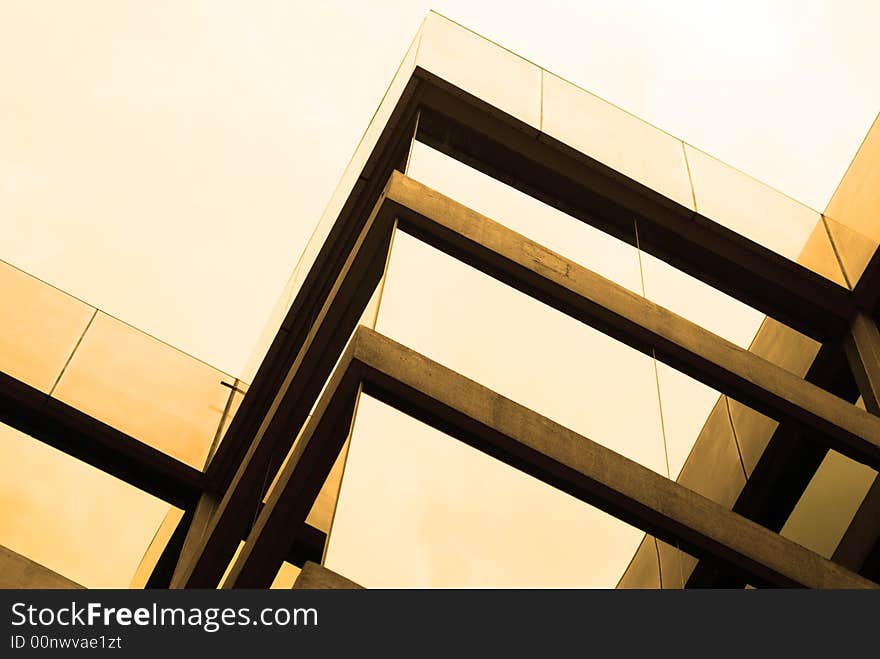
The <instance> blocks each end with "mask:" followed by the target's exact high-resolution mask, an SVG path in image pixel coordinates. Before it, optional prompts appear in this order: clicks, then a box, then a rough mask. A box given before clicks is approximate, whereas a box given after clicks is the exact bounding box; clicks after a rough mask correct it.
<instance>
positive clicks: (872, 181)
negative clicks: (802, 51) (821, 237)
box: [825, 119, 880, 285]
mask: <svg viewBox="0 0 880 659" xmlns="http://www.w3.org/2000/svg"><path fill="white" fill-rule="evenodd" d="M878 212H880V120H876V119H875V120H874V125H873V126H871V130H869V131H868V134H867V135H866V136H865V139H864V141H863V142H862V145H861V146H860V147H859V151H858V153H856V156H855V158H853V160H852V162H851V163H850V165H849V168H848V169H847V170H846V174H845V175H844V176H843V178H842V179H841V181H840V184H839V185H838V186H837V190H835V191H834V195H833V196H832V197H831V201H829V202H828V206H827V207H826V209H825V216H826V219H828V220H829V223H828V229H829V231H830V232H831V237H832V239H833V240H834V242H835V245H836V247H837V250H838V252H839V254H840V257H841V260H842V261H843V264H844V267H845V268H846V270H847V275H848V276H849V279H850V282H851V283H852V284H853V285H855V283H856V282H857V281H858V279H859V277H860V276H861V273H862V271H863V270H864V267H865V264H866V263H867V259H868V258H870V256H871V254H873V253H874V251H875V250H876V248H877V244H878V241H880V223H878V222H877V216H878Z"/></svg>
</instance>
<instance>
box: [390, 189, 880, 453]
mask: <svg viewBox="0 0 880 659" xmlns="http://www.w3.org/2000/svg"><path fill="white" fill-rule="evenodd" d="M384 203H386V204H388V203H393V204H395V211H394V214H395V215H396V216H397V218H398V226H399V227H400V228H401V229H402V230H404V231H406V232H408V233H411V234H413V235H414V236H416V237H418V238H420V239H421V240H424V241H425V242H428V243H430V244H432V245H434V246H436V247H438V248H439V249H442V250H443V251H445V252H447V253H449V254H451V255H452V256H454V257H456V258H458V259H460V260H462V261H465V262H467V263H469V264H471V265H473V266H474V267H476V268H478V269H480V270H482V271H484V272H486V273H487V274H489V275H491V276H493V277H495V278H497V279H499V280H501V281H503V282H505V283H507V284H509V285H511V286H513V287H514V288H517V289H519V290H521V291H523V292H524V293H526V294H528V295H530V296H532V297H534V298H536V299H538V300H541V301H542V302H544V303H546V304H548V305H550V306H552V307H554V308H556V309H558V310H560V311H562V312H563V313H566V314H568V315H570V316H572V317H573V318H576V319H578V320H580V321H582V322H584V323H586V324H589V325H591V326H592V327H595V328H596V329H598V330H600V331H602V332H604V333H605V334H608V335H609V336H612V337H614V338H616V339H618V340H620V341H622V342H624V343H627V344H629V345H631V346H632V347H634V348H636V349H638V350H641V351H642V352H644V353H646V354H648V355H650V354H655V355H656V357H657V359H659V360H661V361H663V362H665V363H667V364H669V365H670V366H672V367H673V368H676V369H678V370H680V371H682V372H684V373H686V374H688V375H690V376H691V377H694V378H695V379H697V380H700V381H701V382H703V383H704V384H707V385H709V386H710V387H713V388H715V389H717V390H718V391H720V392H722V393H725V394H727V395H729V396H731V397H733V398H735V399H737V400H738V401H740V402H741V403H744V404H746V405H749V406H750V407H753V408H754V409H755V410H757V411H759V412H761V413H764V414H767V415H768V416H771V417H773V418H775V419H777V420H779V421H792V422H795V423H797V424H798V425H800V426H803V427H805V428H807V429H808V430H811V431H815V432H816V433H819V435H818V436H817V437H816V438H817V441H824V440H823V438H825V437H827V445H828V447H829V448H833V449H835V450H837V451H839V452H840V453H843V454H845V455H848V456H849V457H851V458H853V459H854V460H857V461H859V462H863V463H865V464H868V465H870V466H872V467H874V468H875V469H878V468H880V418H877V417H876V416H874V415H871V414H868V413H866V412H864V411H863V410H860V409H859V408H857V407H855V406H854V405H851V404H850V403H848V402H846V401H844V400H842V399H840V398H838V397H837V396H834V395H833V394H831V393H829V392H827V391H825V390H823V389H821V388H819V387H817V386H815V385H813V384H811V383H809V382H806V381H804V380H803V379H802V378H800V377H798V376H797V375H795V374H793V373H791V372H789V371H787V370H785V369H783V368H780V367H779V366H776V365H775V364H772V363H771V362H769V361H767V360H765V359H763V358H761V357H759V356H758V355H756V354H754V353H751V352H749V351H748V350H744V349H742V348H740V347H739V346H737V345H735V344H733V343H730V342H729V341H726V340H724V339H722V338H721V337H719V336H717V335H715V334H712V333H711V332H709V331H708V330H706V329H703V328H702V327H700V326H699V325H697V324H695V323H692V322H690V321H688V320H685V319H684V318H681V317H680V316H677V315H676V314H674V313H672V312H670V311H668V310H666V309H664V308H663V307H661V306H659V305H657V304H654V303H653V302H651V301H649V300H646V299H645V298H643V297H642V296H640V295H637V294H636V293H633V292H632V291H630V290H628V289H626V288H624V287H623V286H620V285H618V284H615V283H614V282H612V281H609V280H607V279H605V278H604V277H601V276H599V275H597V274H595V273H594V272H591V271H590V270H587V269H586V268H584V267H582V266H580V265H578V264H576V263H574V262H572V261H569V260H568V259H565V258H564V257H562V256H560V255H558V254H556V253H555V252H552V251H550V250H548V249H546V248H545V247H543V246H542V245H540V244H538V243H536V242H533V241H531V240H528V239H527V238H525V237H524V236H521V235H520V234H518V233H516V232H514V231H511V230H510V229H507V228H506V227H504V226H503V225H501V224H498V223H496V222H493V221H492V220H490V219H489V218H487V217H484V216H482V215H480V214H479V213H476V212H475V211H472V210H470V209H469V208H467V207H465V206H463V205H461V204H459V203H458V202H456V201H454V200H452V199H450V198H449V197H446V196H444V195H441V194H440V193H438V192H436V191H434V190H432V189H430V188H428V187H427V186H424V185H422V184H420V183H418V182H416V181H414V180H412V179H409V178H407V177H406V176H404V175H402V174H399V173H395V174H394V175H393V176H392V177H391V180H390V181H389V183H388V187H387V189H386V194H385V202H384Z"/></svg>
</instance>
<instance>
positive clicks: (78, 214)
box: [0, 0, 880, 374]
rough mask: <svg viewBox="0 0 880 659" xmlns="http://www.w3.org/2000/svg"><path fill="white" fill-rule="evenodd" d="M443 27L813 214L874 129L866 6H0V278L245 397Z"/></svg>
mask: <svg viewBox="0 0 880 659" xmlns="http://www.w3.org/2000/svg"><path fill="white" fill-rule="evenodd" d="M432 7H433V8H434V9H436V10H438V11H440V12H441V13H444V14H446V15H448V16H449V17H450V18H453V19H455V20H457V21H459V22H461V23H462V24H464V25H466V26H468V27H471V28H472V29H474V30H476V31H478V32H481V33H483V34H484V35H486V36H487V37H489V38H492V39H494V40H496V41H498V42H499V43H501V44H502V45H504V46H506V47H508V48H510V49H511V50H513V51H515V52H517V53H519V54H521V55H523V56H524V57H527V58H529V59H531V60H533V61H535V62H536V63H537V64H539V65H542V66H544V67H545V68H547V69H548V70H550V71H553V72H555V73H557V74H559V75H561V76H563V77H565V78H568V79H570V80H572V81H573V82H575V83H577V84H579V85H581V86H583V87H585V88H586V89H588V90H590V91H593V92H595V93H597V94H599V95H600V96H603V97H605V98H607V99H608V100H610V101H612V102H615V103H617V104H618V105H620V106H622V107H624V108H625V109H627V110H630V111H632V112H633V113H635V114H637V115H639V116H641V117H643V118H645V119H646V120H648V121H650V122H652V123H654V124H656V125H658V126H659V127H661V128H663V129H665V130H667V131H669V132H671V133H672V134H674V135H676V136H678V137H681V138H682V139H684V140H686V141H688V142H690V143H691V144H694V145H695V146H698V147H700V148H702V149H704V150H706V151H708V152H710V153H712V154H714V155H716V156H718V157H720V158H721V159H722V160H725V161H727V162H729V163H731V164H733V165H735V166H737V167H740V168H741V169H743V170H745V171H747V172H749V173H751V174H753V175H755V176H757V177H758V178H760V179H762V180H764V181H766V182H768V183H770V184H771V185H774V186H776V187H778V188H780V189H781V190H783V191H784V192H786V193H788V194H790V195H792V196H794V197H796V198H798V199H800V200H802V201H804V202H806V203H807V204H810V205H812V206H814V207H816V208H819V209H820V210H821V208H822V207H824V204H825V203H826V201H827V199H828V198H829V196H830V194H831V192H832V191H833V189H834V186H835V184H836V183H837V181H838V180H839V178H840V176H841V175H842V173H843V171H844V170H845V168H846V165H847V164H848V162H849V160H850V159H851V158H852V156H853V154H854V153H855V150H856V149H857V147H858V145H859V142H860V140H861V138H862V137H863V135H864V134H865V132H866V131H867V129H868V127H869V125H870V123H871V121H872V119H873V118H874V116H875V114H876V112H877V110H878V108H880V85H877V84H876V62H877V61H880V42H878V41H877V40H876V39H875V38H874V36H875V35H874V30H873V26H876V25H877V24H878V21H880V5H878V4H877V3H874V2H854V1H849V2H766V1H763V2H730V3H723V4H722V3H704V2H696V1H694V2H670V1H665V2H632V1H629V2H628V1H620V0H614V1H611V0H608V1H606V2H583V1H578V2H557V1H553V0H548V1H544V2H540V3H519V2H510V1H505V2H473V1H460V2H435V3H432V4H429V3H422V2H418V1H412V0H406V1H398V2H393V1H381V0H380V1H377V2H371V3H354V2H321V3H315V2H308V3H306V2H296V1H290V0H285V1H281V0H263V1H260V2H243V1H239V2H233V1H222V0H213V1H210V2H180V1H177V0H175V1H173V2H172V1H157V2H150V3H134V2H118V1H115V0H105V1H100V0H83V1H81V2H77V3H67V2H54V3H53V2H34V1H31V0H25V1H21V2H19V1H16V0H5V1H4V2H2V3H0V25H2V26H3V39H0V89H2V90H3V92H2V94H0V229H2V236H3V240H2V243H0V258H3V259H5V260H7V261H9V262H11V263H12V264H14V265H16V266H19V267H21V268H23V269H24V270H26V271H28V272H31V273H33V274H35V275H37V276H39V277H42V278H43V279H46V280H47V281H49V282H50V283H53V284H55V285H57V286H59V287H60V288H62V289H64V290H67V291H69V292H71V293H73V294H75V295H77V296H79V297H81V298H83V299H84V300H86V301H88V302H89V303H91V304H94V305H96V306H98V307H100V308H101V309H103V310H105V311H107V312H108V313H111V314H114V315H116V316H119V317H120V318H122V319H123V320H125V321H128V322H130V323H132V324H133V325H135V326H136V327H140V328H142V329H144V330H146V331H149V332H151V333H153V334H154V335H156V336H157V337H158V338H161V339H163V340H165V341H167V342H169V343H171V344H172V345H175V346H178V347H180V348H182V349H184V350H186V351H187V352H190V353H191V354H194V355H195V356H198V357H200V358H202V359H204V360H205V361H207V362H209V363H211V364H213V365H215V366H217V367H218V368H221V369H222V370H225V371H227V372H231V373H233V374H237V373H239V372H240V371H241V368H242V366H243V364H244V363H245V362H246V360H247V358H248V356H249V353H250V350H251V348H252V346H253V344H254V342H255V340H256V338H257V336H258V335H259V333H260V331H261V329H262V327H263V324H264V322H265V320H266V318H267V316H268V314H269V312H270V310H271V308H272V305H273V303H274V302H275V300H276V298H277V296H278V294H279V293H280V291H281V288H282V287H283V285H284V283H285V281H286V279H287V276H288V274H289V272H290V270H291V268H292V266H293V264H294V263H295V261H296V259H297V257H298V255H299V253H300V251H301V250H302V247H303V245H304V243H305V240H306V238H307V237H308V235H309V233H310V232H311V229H312V228H313V226H314V223H315V222H316V221H317V219H318V217H319V215H320V212H321V210H322V208H323V206H324V204H325V203H326V201H327V199H328V197H329V195H330V193H331V192H332V190H333V188H334V186H335V183H336V180H337V178H338V177H339V175H340V174H341V173H342V171H343V169H344V167H345V164H346V163H347V161H348V158H349V157H350V155H351V153H352V151H353V150H354V147H355V145H356V144H357V142H358V139H359V137H360V133H361V132H362V130H363V129H364V127H365V126H366V124H367V122H368V121H369V118H370V116H371V114H372V112H373V110H374V109H375V107H376V105H377V104H378V102H379V99H380V98H381V96H382V93H383V91H384V88H385V86H386V85H387V83H388V82H389V81H390V79H391V77H392V75H393V73H394V70H395V68H396V66H397V64H398V62H399V60H400V58H401V57H402V56H403V53H404V51H405V50H406V47H407V45H408V44H409V42H410V40H411V38H412V36H413V34H414V33H415V31H416V30H417V28H418V25H419V23H420V22H421V20H422V19H423V17H424V15H425V13H426V12H427V10H428V9H429V8H432ZM86 264H87V266H88V267H84V266H86Z"/></svg>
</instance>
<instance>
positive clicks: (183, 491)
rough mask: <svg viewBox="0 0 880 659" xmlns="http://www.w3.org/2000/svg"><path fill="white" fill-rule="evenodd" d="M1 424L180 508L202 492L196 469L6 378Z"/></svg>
mask: <svg viewBox="0 0 880 659" xmlns="http://www.w3.org/2000/svg"><path fill="white" fill-rule="evenodd" d="M0 422H2V423H5V424H6V425H8V426H12V427H13V428H15V429H17V430H20V431H21V432H23V433H26V434H28V435H30V436H31V437H33V438H35V439H38V440H40V441H41V442H44V443H45V444H48V445H49V446H52V447H54V448H56V449H58V450H59V451H63V452H64V453H67V454H68V455H70V456H73V457H74V458H77V459H78V460H82V461H83V462H86V463H87V464H90V465H92V466H93V467H96V468H98V469H100V470H101V471H104V472H106V473H108V474H110V475H111V476H115V477H116V478H118V479H119V480H121V481H124V482H126V483H128V484H129V485H133V486H134V487H137V488H138V489H141V490H143V491H144V492H147V493H149V494H152V495H153V496H155V497H158V498H159V499H162V500H163V501H167V502H168V503H170V504H172V505H174V506H177V507H179V508H186V507H188V506H192V505H194V504H195V502H196V501H197V500H198V498H199V496H200V495H201V493H202V491H203V490H204V488H205V477H204V474H203V473H202V472H200V471H199V470H197V469H194V468H193V467H191V466H189V465H188V464H185V463H183V462H181V461H179V460H176V459H175V458H172V457H171V456H170V455H168V454H167V453H163V452H162V451H160V450H158V449H155V448H153V447H152V446H149V445H148V444H145V443H144V442H141V441H139V440H137V439H135V438H133V437H131V436H129V435H126V434H125V433H123V432H120V431H119V430H116V429H115V428H112V427H111V426H108V425H107V424H106V423H102V422H101V421H98V420H97V419H95V418H94V417H91V416H89V415H88V414H85V413H83V412H81V411H79V410H77V409H76V408H74V407H71V406H70V405H67V404H66V403H62V402H61V401H59V400H56V399H54V398H50V397H48V396H47V395H46V394H45V393H43V392H41V391H39V390H37V389H34V388H33V387H31V386H30V385H28V384H26V383H24V382H21V381H20V380H17V379H15V378H13V377H12V376H10V375H7V374H5V373H0Z"/></svg>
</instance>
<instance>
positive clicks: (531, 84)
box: [417, 12, 541, 129]
mask: <svg viewBox="0 0 880 659" xmlns="http://www.w3.org/2000/svg"><path fill="white" fill-rule="evenodd" d="M417 64H418V66H419V67H421V68H423V69H427V70H428V71H429V72H430V73H433V74H434V75H436V76H438V77H439V78H442V79H443V80H446V81H447V82H449V83H451V84H453V85H455V86H456V87H459V88H460V89H463V90H464V91H466V92H468V93H469V94H472V95H473V96H476V97H477V98H479V99H481V100H482V101H485V102H486V103H488V104H490V105H492V106H494V107H496V108H498V109H499V110H501V111H503V112H505V113H507V114H509V115H511V116H513V117H515V118H517V119H519V120H520V121H523V122H525V123H526V124H528V125H529V126H532V127H534V128H536V129H537V128H538V126H540V121H541V69H540V68H539V67H538V66H536V65H534V64H532V63H531V62H529V61H528V60H525V59H523V58H522V57H520V56H519V55H516V54H514V53H512V52H511V51H509V50H507V49H505V48H502V47H501V46H499V45H498V44H495V43H493V42H491V41H489V40H488V39H486V38H484V37H481V36H480V35H478V34H476V33H475V32H471V31H470V30H468V29H467V28H465V27H463V26H461V25H458V24H457V23H455V22H453V21H450V20H449V19H448V18H444V17H443V16H440V15H439V14H435V13H434V12H431V13H429V14H428V16H427V18H425V22H424V25H423V26H422V40H421V43H420V44H419V53H418V57H417Z"/></svg>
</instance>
